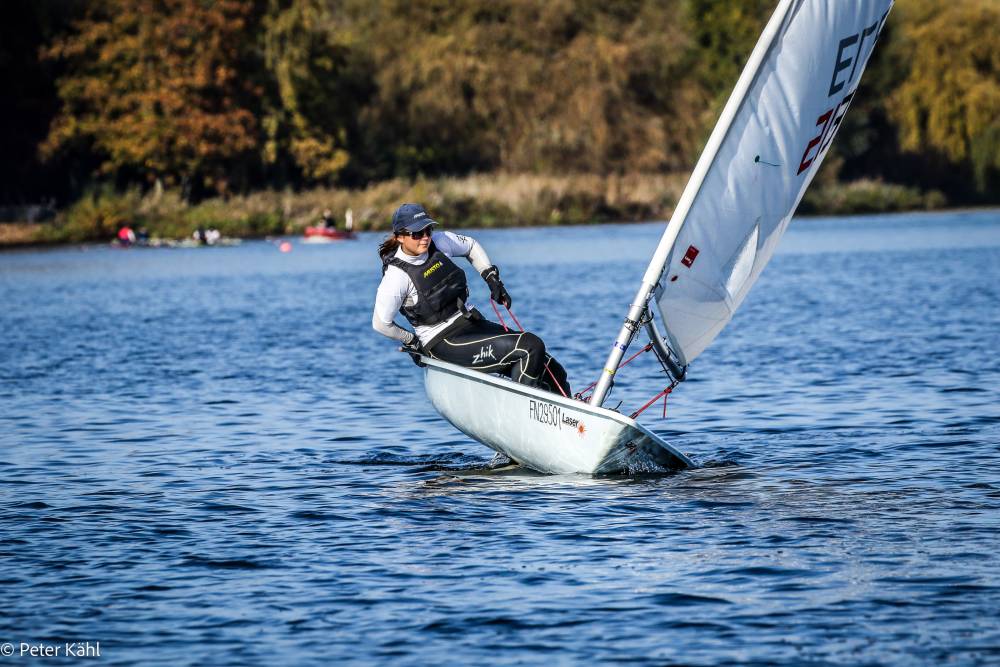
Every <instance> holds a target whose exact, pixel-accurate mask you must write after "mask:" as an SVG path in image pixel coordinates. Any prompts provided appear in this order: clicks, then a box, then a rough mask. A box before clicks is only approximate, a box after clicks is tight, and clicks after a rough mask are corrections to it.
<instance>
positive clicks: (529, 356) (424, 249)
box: [372, 204, 572, 396]
mask: <svg viewBox="0 0 1000 667" xmlns="http://www.w3.org/2000/svg"><path fill="white" fill-rule="evenodd" d="M436 224H437V222H436V221H434V220H433V219H432V218H431V217H430V216H429V215H428V214H427V211H426V209H424V207H423V206H421V205H420V204H403V205H402V206H400V207H399V208H398V209H396V212H395V213H394V214H393V216H392V234H391V235H389V237H388V238H386V239H385V240H384V241H383V242H382V244H381V246H379V250H378V252H379V257H380V259H381V260H382V282H381V283H380V284H379V287H378V292H377V294H376V296H375V311H374V313H373V314H372V327H373V328H374V329H375V330H376V331H378V332H379V333H380V334H382V335H384V336H387V337H388V338H392V339H393V340H397V341H399V342H401V343H402V344H403V349H404V350H405V351H407V352H409V353H410V354H411V356H412V357H413V359H414V361H416V362H417V363H418V365H419V363H420V356H419V355H425V356H428V357H430V358H432V359H440V360H441V361H447V362H450V363H453V364H458V365H460V366H464V367H466V368H472V369H475V370H479V371H483V372H486V373H500V374H502V375H506V376H507V377H510V378H511V379H513V380H514V381H515V382H519V383H521V384H526V385H529V386H533V387H539V388H541V389H545V390H547V391H552V392H555V393H560V390H561V393H564V394H565V395H567V396H572V392H571V391H570V386H569V382H568V381H567V379H566V371H565V369H564V368H563V367H562V365H561V364H560V363H559V362H558V361H556V360H555V359H554V358H552V357H551V356H550V355H549V354H547V353H546V351H545V343H543V342H542V339H541V338H539V337H538V336H536V335H535V334H533V333H530V332H527V331H514V330H508V329H506V328H505V327H503V326H501V325H499V324H497V323H495V322H491V321H489V320H487V319H486V318H485V317H483V316H482V314H480V312H479V311H478V310H476V309H475V308H473V307H471V306H470V305H469V304H468V303H467V300H468V298H469V286H468V283H467V281H466V278H465V272H464V271H462V269H461V268H460V267H459V266H458V265H457V264H455V263H454V262H453V261H452V260H451V258H452V257H465V258H466V259H468V260H469V262H470V263H471V264H472V265H473V266H474V267H475V268H476V270H477V271H479V274H480V275H481V276H482V277H483V280H484V281H486V284H487V285H488V286H489V289H490V298H492V299H493V300H494V301H496V302H497V303H499V304H501V305H503V306H504V307H506V308H510V306H511V298H510V294H509V293H508V292H507V288H506V287H505V286H504V284H503V281H501V280H500V270H499V269H498V268H497V267H496V266H495V265H493V263H492V262H491V261H490V258H489V257H488V256H487V254H486V251H485V250H484V249H483V247H482V246H481V245H480V244H479V243H478V242H476V240H475V239H472V238H470V237H468V236H462V235H459V234H454V233H452V232H440V231H434V226H435V225H436ZM397 313H402V314H403V316H404V317H405V318H406V320H407V321H408V322H409V323H410V325H411V326H412V327H413V331H409V330H407V329H404V328H403V327H401V326H399V325H397V324H396V323H395V322H394V321H393V320H394V319H395V316H396V314H397ZM556 383H558V386H556Z"/></svg>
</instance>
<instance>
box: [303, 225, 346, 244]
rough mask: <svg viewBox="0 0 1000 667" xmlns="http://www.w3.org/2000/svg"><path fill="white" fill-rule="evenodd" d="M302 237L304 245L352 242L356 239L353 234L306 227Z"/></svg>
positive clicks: (339, 230) (331, 229) (340, 230)
mask: <svg viewBox="0 0 1000 667" xmlns="http://www.w3.org/2000/svg"><path fill="white" fill-rule="evenodd" d="M304 236H305V238H304V239H303V241H304V242H305V243H333V242H334V241H352V240H354V239H356V238H357V235H356V234H355V233H354V232H351V231H345V230H342V229H333V228H331V227H306V231H305V233H304Z"/></svg>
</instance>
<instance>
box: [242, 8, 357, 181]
mask: <svg viewBox="0 0 1000 667" xmlns="http://www.w3.org/2000/svg"><path fill="white" fill-rule="evenodd" d="M357 9H358V8H357V7H354V6H352V5H350V4H349V3H346V2H325V1H323V0H290V1H288V0H283V1H279V0H271V2H270V4H269V9H268V14H267V16H266V18H265V19H264V21H263V43H264V54H265V62H266V65H267V69H268V74H269V79H270V81H271V82H272V83H273V87H274V89H275V95H274V97H275V98H276V99H274V100H271V101H269V103H268V104H267V109H266V111H265V112H264V116H263V119H262V125H263V129H264V131H265V135H266V136H265V144H264V161H265V162H266V163H267V164H277V163H280V162H282V160H283V159H285V158H286V157H288V158H290V159H291V161H292V163H293V164H294V165H295V167H296V168H297V169H298V170H299V171H300V172H301V174H302V176H303V177H304V178H305V180H307V181H311V182H317V181H318V182H324V183H330V182H333V181H334V180H335V179H336V178H337V177H338V176H339V175H340V173H341V172H342V170H344V168H345V167H347V166H348V164H349V162H350V160H351V157H352V156H351V151H352V144H354V143H356V138H355V135H356V134H357V131H358V130H357V122H356V119H357V116H358V113H359V111H360V109H361V107H362V106H363V105H364V104H365V103H366V102H367V100H368V98H369V97H370V96H371V94H372V87H371V80H372V76H373V73H372V71H371V64H370V58H369V57H368V54H367V51H366V50H365V49H364V48H362V45H361V44H360V38H361V34H360V32H359V30H360V28H361V26H360V25H359V24H358V21H357V18H356V16H357V14H356V10H357Z"/></svg>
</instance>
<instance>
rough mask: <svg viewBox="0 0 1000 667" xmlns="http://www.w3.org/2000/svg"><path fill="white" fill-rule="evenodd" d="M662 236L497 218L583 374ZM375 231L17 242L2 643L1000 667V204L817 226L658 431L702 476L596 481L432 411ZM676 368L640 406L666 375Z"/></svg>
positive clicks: (0, 368)
mask: <svg viewBox="0 0 1000 667" xmlns="http://www.w3.org/2000/svg"><path fill="white" fill-rule="evenodd" d="M661 231H662V226H661V225H624V226H596V227H586V228H559V229H522V230H506V231H483V232H476V233H475V235H476V236H477V238H479V240H480V241H482V242H483V244H484V245H485V246H486V248H487V249H488V250H489V252H490V254H491V257H492V258H493V259H494V260H495V261H496V262H497V264H498V265H500V266H501V267H502V269H503V271H504V277H505V281H506V282H507V284H508V286H509V287H510V290H511V293H512V295H513V297H514V303H515V311H516V312H517V314H518V316H519V319H521V321H522V322H524V323H525V324H526V325H527V326H529V327H530V328H532V329H534V330H536V331H538V332H539V333H540V334H541V335H542V336H543V338H545V340H546V342H547V343H548V345H549V346H550V347H551V348H553V349H554V351H555V353H556V355H557V356H558V357H559V358H560V359H561V360H563V361H564V363H565V365H566V366H567V367H568V369H569V370H570V373H571V375H572V376H573V377H572V379H573V381H574V383H575V384H577V385H579V386H584V385H586V384H587V383H589V382H590V381H591V380H592V379H593V378H594V377H596V374H597V372H598V370H599V369H600V367H601V364H602V362H603V357H604V352H605V351H606V349H607V344H608V343H609V342H610V340H611V339H612V338H613V337H614V335H615V333H616V332H617V328H618V326H619V324H620V321H621V317H622V316H623V315H624V312H625V310H626V308H627V305H628V303H629V301H630V299H631V297H632V293H633V291H634V289H635V286H636V284H637V282H638V280H639V278H640V277H641V274H642V271H643V269H644V266H645V264H646V262H647V261H648V259H649V257H650V255H651V253H652V249H653V246H654V245H655V243H656V240H657V238H658V237H659V234H660V233H661ZM377 240H378V237H377V236H376V235H362V239H361V240H360V241H358V242H354V243H344V244H340V245H329V246H303V245H296V246H295V248H294V250H293V252H291V253H280V252H278V251H277V249H276V248H275V247H274V246H273V245H272V244H268V243H264V242H259V243H247V244H244V245H242V246H240V247H237V248H217V249H216V248H205V249H177V250H160V251H155V250H148V251H143V250H129V251H120V250H111V249H106V248H94V247H88V248H72V249H59V250H44V251H26V252H14V253H4V254H2V255H0V299H2V309H0V324H2V331H3V335H4V339H5V346H4V348H3V352H2V354H0V379H2V382H0V531H2V535H3V540H2V542H0V555H2V559H0V582H2V586H0V608H2V609H3V610H4V613H3V614H0V641H13V642H19V641H26V642H55V641H62V640H66V641H70V640H81V641H83V640H90V641H101V649H102V651H101V652H102V658H101V659H102V660H105V661H108V662H111V663H120V664H130V663H137V662H138V663H142V664H164V665H177V664H199V665H201V664H258V663H265V662H273V663H276V664H329V663H331V662H343V661H350V660H354V661H359V662H371V661H380V662H390V661H391V662H392V663H394V664H395V663H401V664H421V665H423V664H427V663H440V662H446V663H447V662H458V663H485V662H489V663H500V664H504V663H525V662H527V663H535V662H539V661H541V660H545V659H553V660H556V661H558V662H564V663H590V662H595V661H597V662H610V663H620V662H624V661H630V662H639V663H650V664H663V663H669V662H678V663H685V664H720V663H730V662H742V663H751V664H753V663H757V664H789V665H797V664H802V663H803V662H814V663H818V664H826V663H836V664H881V663H900V664H914V663H923V664H939V663H942V662H945V661H952V662H957V663H960V664H976V663H981V664H988V663H995V662H997V660H1000V649H998V646H1000V623H998V621H997V620H996V609H997V607H998V606H1000V589H998V587H1000V578H998V576H997V572H998V571H1000V567H998V565H1000V563H998V561H997V559H998V557H997V553H998V552H1000V540H998V537H997V535H998V528H1000V525H998V524H1000V520H998V517H1000V514H998V511H997V510H998V509H1000V475H998V473H997V471H998V470H1000V466H998V463H1000V460H998V458H1000V447H998V444H1000V437H998V434H1000V410H998V408H997V405H998V399H1000V390H998V389H997V387H998V386H1000V356H998V355H997V350H998V349H1000V340H998V338H1000V307H998V304H1000V298H998V297H1000V288H998V287H997V286H998V284H1000V268H998V267H1000V216H998V215H997V213H995V212H978V213H951V214H935V215H915V216H914V215H909V216H891V217H871V218H856V219H848V220H801V221H798V222H796V223H795V224H794V225H793V226H792V228H791V230H790V231H789V234H788V235H787V237H786V239H785V241H784V242H783V245H782V247H781V249H780V250H779V253H778V254H777V255H776V257H775V259H774V260H773V262H772V266H771V267H769V268H768V270H767V271H765V273H764V275H763V277H762V279H761V281H760V283H759V284H758V286H757V287H756V288H755V290H754V291H753V292H752V293H751V295H750V297H749V298H748V299H747V301H746V303H745V304H744V307H743V308H742V309H741V311H740V312H739V313H738V314H737V316H736V317H735V318H734V320H733V322H732V324H731V325H730V327H729V328H728V329H727V330H726V331H725V332H724V333H723V335H722V336H721V337H720V338H719V340H718V341H716V343H715V344H714V345H713V346H712V347H711V348H709V350H708V351H706V353H705V354H704V355H703V356H702V357H700V358H699V359H698V361H697V363H696V364H695V365H694V366H693V367H692V369H691V379H690V380H689V381H688V382H685V383H684V384H683V385H682V386H681V387H679V388H678V390H677V391H675V392H674V394H673V395H672V396H671V398H670V401H669V406H668V419H667V420H665V421H664V420H661V419H659V418H658V414H659V412H658V410H650V411H649V412H647V413H646V415H644V423H646V424H647V425H649V426H651V427H652V428H654V429H655V430H658V431H659V432H661V433H662V434H664V436H665V437H667V438H668V439H670V440H671V442H673V443H674V444H675V445H676V446H677V447H679V448H680V449H681V450H683V451H685V452H688V453H690V454H691V455H692V456H693V457H694V458H695V460H696V461H697V462H698V463H699V464H700V465H699V468H697V469H695V470H691V471H686V472H682V473H677V474H668V475H645V476H634V477H627V476H615V477H609V478H597V479H595V478H590V477H582V476H572V475H571V476H543V475H537V474H534V473H531V472H530V471H524V470H520V469H510V468H505V467H503V465H502V463H503V462H495V461H492V453H491V452H489V451H488V450H487V449H486V448H484V447H482V446H481V445H479V444H478V443H475V442H473V441H470V440H469V439H467V438H465V437H464V436H462V435H461V434H460V433H458V432H456V431H455V430H454V429H452V428H451V427H450V426H449V425H448V424H447V423H446V422H444V421H443V420H442V419H441V418H440V417H438V416H437V414H436V413H434V411H433V408H431V406H430V405H429V403H428V402H427V401H426V399H425V397H424V395H423V389H422V381H421V376H420V371H419V370H418V369H417V368H416V367H415V366H413V364H411V363H410V362H409V360H408V359H407V358H406V357H405V356H403V355H400V354H397V353H395V352H393V349H394V347H393V345H392V344H391V343H389V342H388V341H385V340H383V339H380V338H379V337H378V336H377V335H376V334H375V333H374V332H372V331H371V328H370V318H371V302H372V298H373V295H374V291H375V287H376V285H377V282H378V278H379V265H378V262H377V259H376V256H375V245H376V242H377ZM470 278H472V280H471V283H472V284H473V285H474V290H475V292H474V297H475V298H476V299H478V300H480V302H483V300H484V299H485V298H486V297H487V292H486V289H485V287H484V286H483V285H481V281H480V280H478V279H476V278H475V276H474V275H472V272H470ZM655 366H656V365H655V362H654V361H652V360H644V361H641V362H636V363H635V364H633V365H632V366H630V367H629V369H630V372H628V373H623V376H624V377H623V378H622V379H621V380H619V385H618V387H616V390H615V394H614V401H615V402H617V401H618V400H623V401H624V406H623V409H627V408H629V407H633V406H638V405H641V404H642V403H643V402H644V401H645V400H646V399H647V398H649V397H650V396H652V395H653V394H655V393H656V392H657V391H658V390H659V389H660V388H662V387H661V382H662V381H661V376H660V375H658V371H657V368H656V367H655ZM581 383H582V384H581ZM491 463H492V465H491Z"/></svg>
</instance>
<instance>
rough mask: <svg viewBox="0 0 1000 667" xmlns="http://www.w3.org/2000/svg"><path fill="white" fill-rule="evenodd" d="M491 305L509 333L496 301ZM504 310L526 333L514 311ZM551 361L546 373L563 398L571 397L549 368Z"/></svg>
mask: <svg viewBox="0 0 1000 667" xmlns="http://www.w3.org/2000/svg"><path fill="white" fill-rule="evenodd" d="M490 304H491V305H492V306H493V312H494V313H496V314H497V318H499V320H500V324H502V325H503V330H504V331H508V329H507V323H506V322H504V319H503V315H501V314H500V309H499V308H497V303H496V301H494V300H493V299H490ZM504 308H506V309H507V314H508V315H510V319H512V320H514V324H516V325H517V328H518V330H519V331H521V332H522V333H524V327H522V326H521V323H520V322H518V321H517V317H516V316H515V315H514V311H512V310H511V309H510V308H509V307H507V306H504ZM550 361H552V357H549V361H546V362H545V372H547V373H548V374H549V377H550V378H552V382H553V384H555V386H556V389H558V390H559V393H560V394H562V395H563V398H569V395H568V394H567V393H566V390H565V389H563V388H562V385H561V384H559V380H557V379H556V375H555V373H553V372H552V369H551V368H549V362H550Z"/></svg>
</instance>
